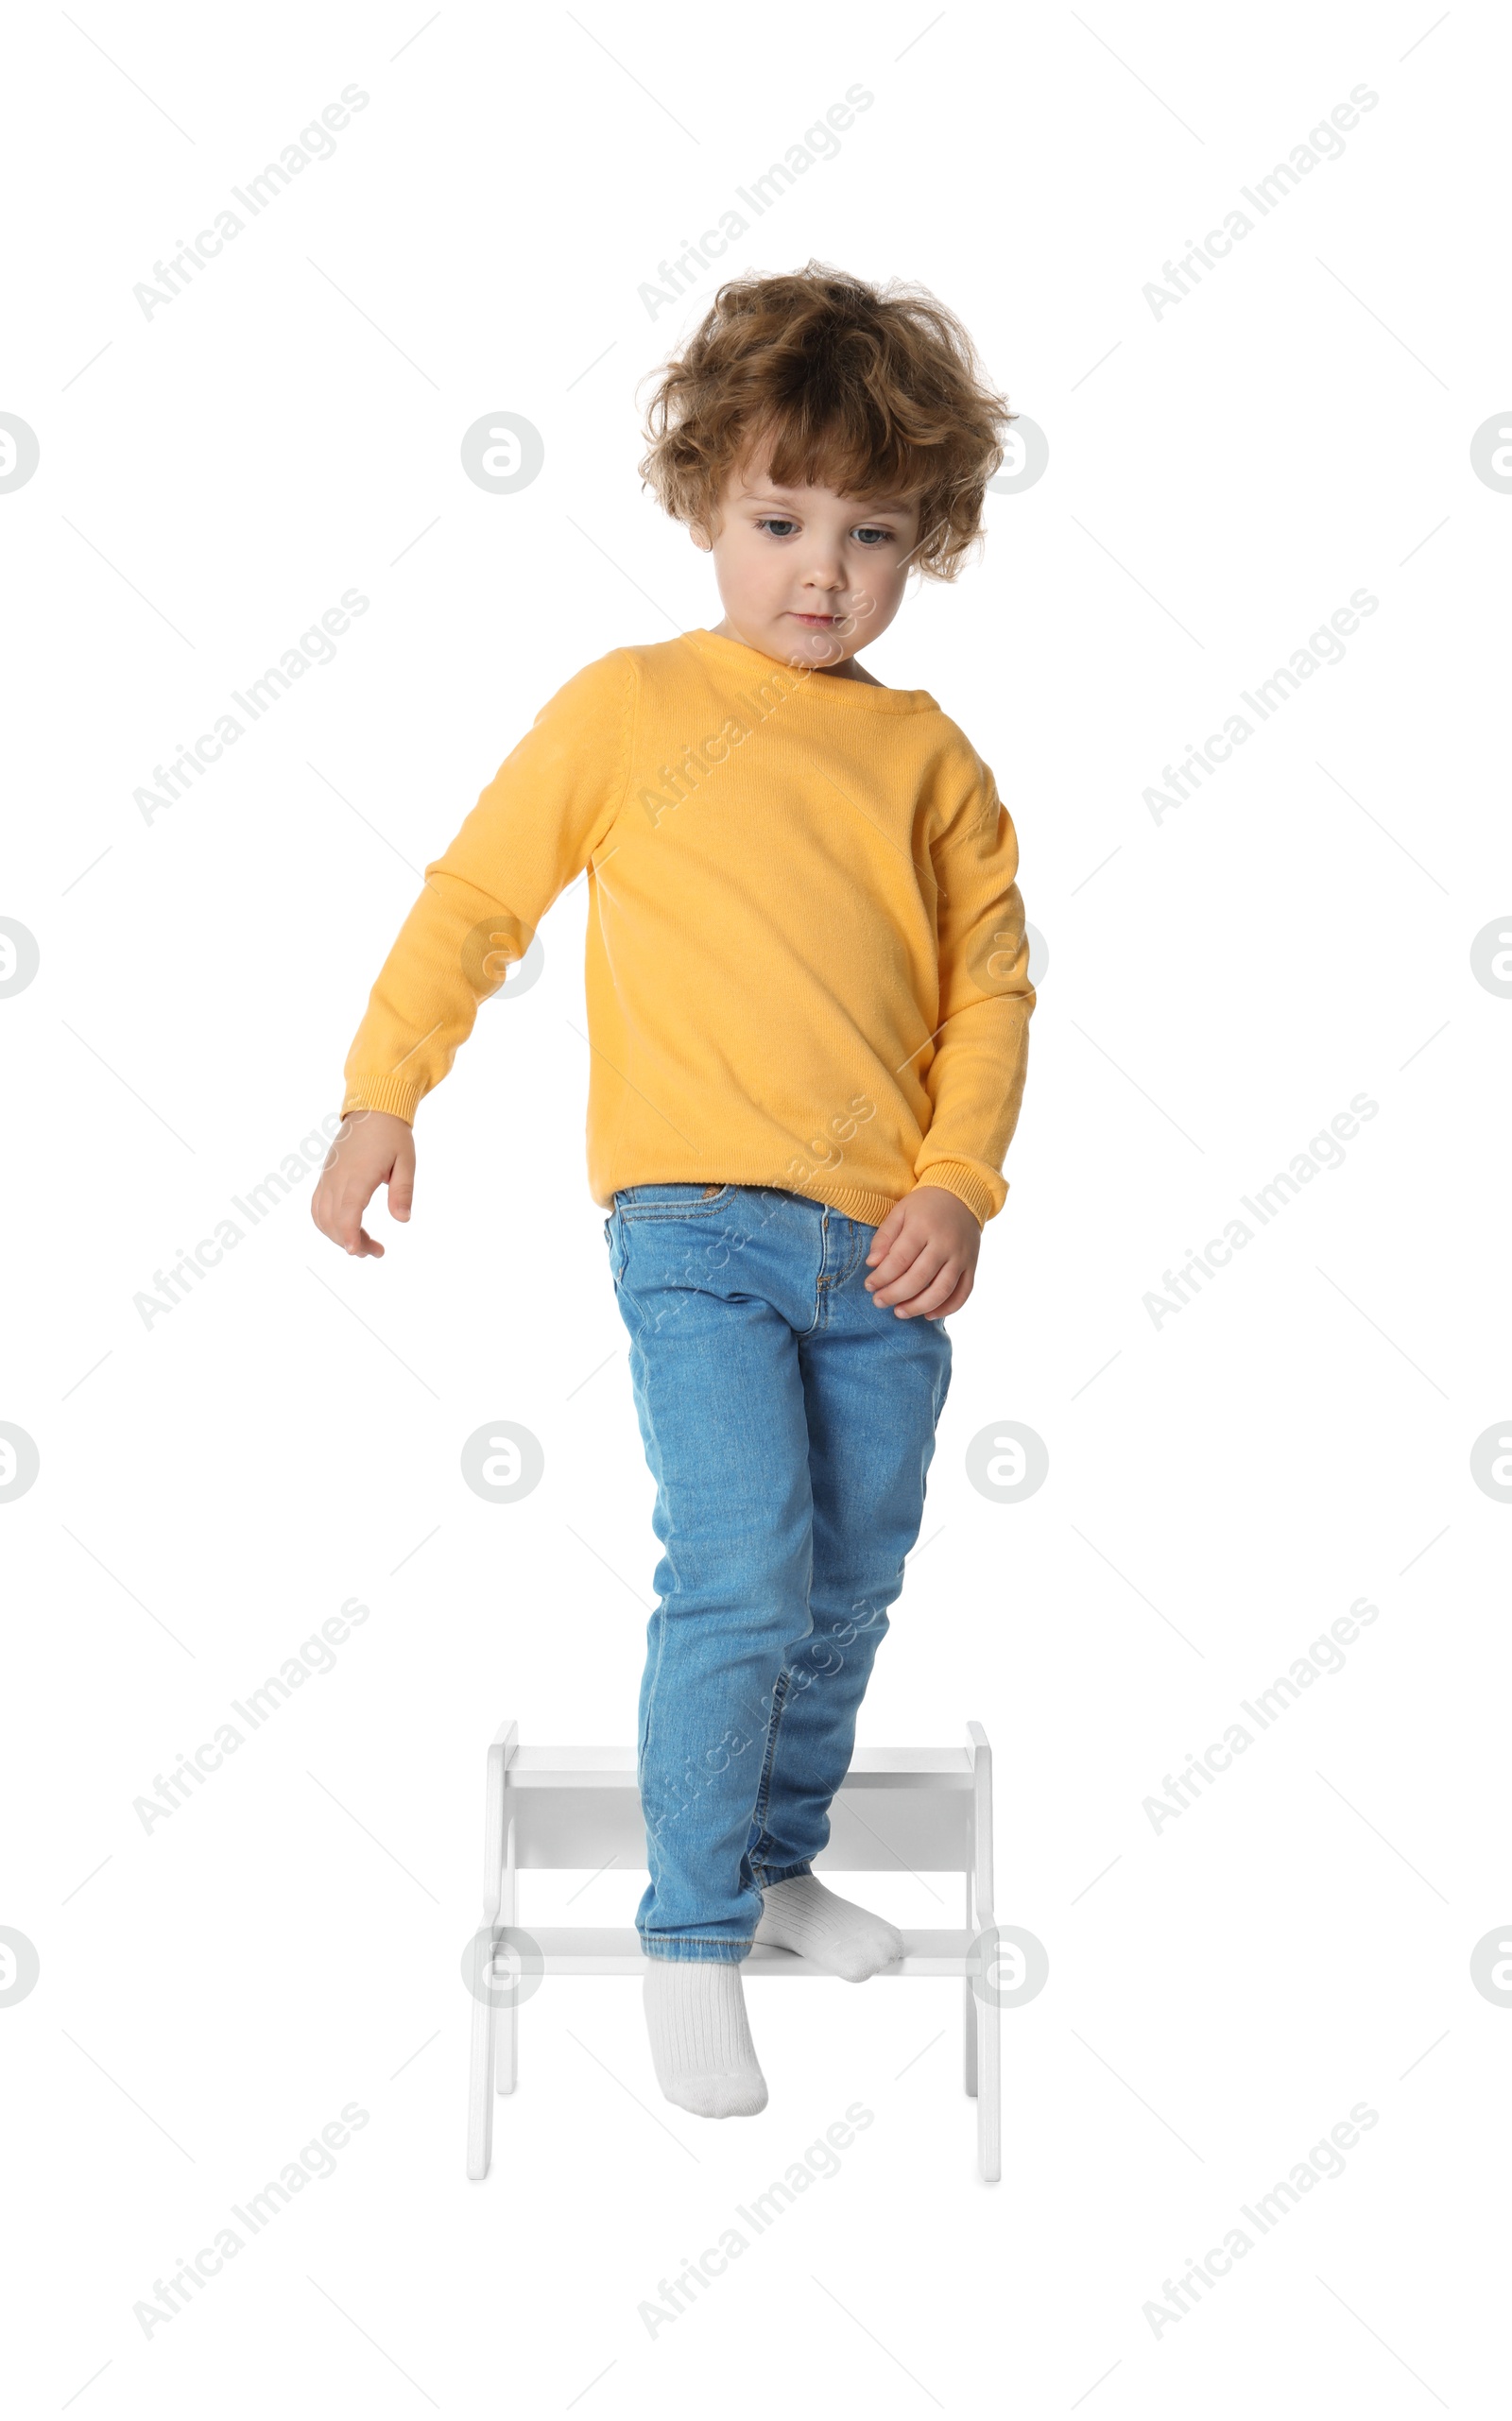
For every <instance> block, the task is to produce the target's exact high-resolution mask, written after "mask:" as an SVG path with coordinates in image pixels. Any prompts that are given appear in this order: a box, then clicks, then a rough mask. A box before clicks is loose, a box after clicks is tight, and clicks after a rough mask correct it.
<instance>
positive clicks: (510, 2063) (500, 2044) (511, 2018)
mask: <svg viewBox="0 0 1512 2421" xmlns="http://www.w3.org/2000/svg"><path fill="white" fill-rule="evenodd" d="M514 1887H515V1863H514V1817H513V1816H512V1815H511V1816H510V1818H509V1821H508V1825H507V1847H506V1851H505V1862H504V1877H503V1882H502V1886H501V1890H500V1896H499V1899H500V1904H499V1914H500V1917H501V1919H502V1921H503V1922H504V1923H505V1924H506V1925H513V1924H514V1923H515V1921H516V1920H515V1897H514ZM494 2022H495V2025H496V2027H497V2036H496V2061H495V2069H494V2091H495V2092H497V2093H512V2092H513V2091H514V2088H515V2086H516V2083H517V2082H518V2078H519V2069H518V2065H517V2059H518V2052H519V2043H520V2011H519V2008H518V2006H517V2005H516V2002H515V2000H514V1997H513V1995H512V1994H511V1996H510V1998H509V2000H507V2002H506V2004H505V2006H504V2008H502V2009H501V2010H499V2011H498V2013H497V2015H496V2017H495V2021H494Z"/></svg>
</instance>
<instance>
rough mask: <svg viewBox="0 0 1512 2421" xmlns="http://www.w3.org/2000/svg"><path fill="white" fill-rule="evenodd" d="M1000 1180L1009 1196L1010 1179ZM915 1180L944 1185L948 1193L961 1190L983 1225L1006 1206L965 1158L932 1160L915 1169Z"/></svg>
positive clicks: (958, 1193)
mask: <svg viewBox="0 0 1512 2421" xmlns="http://www.w3.org/2000/svg"><path fill="white" fill-rule="evenodd" d="M998 1182H999V1184H1000V1185H1001V1186H1002V1188H1003V1193H1004V1197H1005V1198H1006V1195H1007V1190H1008V1189H1007V1183H1006V1180H1005V1179H1004V1178H1002V1177H1000V1178H999V1180H998ZM914 1183H915V1184H916V1185H941V1186H943V1187H944V1188H945V1191H946V1193H954V1194H957V1195H958V1196H959V1198H960V1199H961V1201H963V1202H964V1203H965V1205H966V1207H967V1209H968V1210H970V1211H971V1213H972V1215H973V1217H974V1218H975V1219H976V1221H977V1223H978V1225H979V1226H980V1227H983V1228H985V1227H986V1226H987V1223H988V1220H989V1219H990V1218H992V1217H994V1216H995V1214H996V1213H997V1211H999V1210H1001V1209H1002V1207H1003V1206H1002V1202H1000V1200H999V1198H998V1196H997V1195H996V1194H995V1193H992V1191H991V1189H990V1188H989V1187H988V1186H986V1185H984V1184H983V1182H982V1180H981V1178H980V1177H979V1176H977V1174H976V1171H975V1170H974V1169H973V1168H969V1167H968V1166H967V1164H966V1162H965V1161H964V1160H930V1161H928V1162H926V1164H925V1166H924V1167H923V1168H921V1169H918V1170H916V1171H915V1174H914Z"/></svg>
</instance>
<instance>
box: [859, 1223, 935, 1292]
mask: <svg viewBox="0 0 1512 2421" xmlns="http://www.w3.org/2000/svg"><path fill="white" fill-rule="evenodd" d="M923 1250H924V1240H923V1238H922V1237H921V1236H917V1235H909V1234H908V1233H907V1232H906V1231H905V1232H904V1233H902V1235H900V1236H899V1237H898V1239H897V1241H896V1243H895V1244H894V1245H893V1246H892V1249H891V1251H890V1252H887V1253H885V1254H884V1255H883V1258H882V1260H881V1261H880V1262H878V1263H877V1266H876V1268H875V1269H874V1270H873V1271H872V1273H871V1276H870V1277H869V1278H868V1279H866V1280H865V1284H866V1287H867V1290H868V1293H869V1294H871V1295H872V1296H875V1297H876V1298H877V1300H878V1301H879V1302H880V1301H881V1299H882V1295H883V1290H884V1288H885V1287H888V1286H892V1285H896V1283H897V1281H898V1279H900V1278H902V1277H903V1276H904V1274H905V1273H906V1272H907V1271H908V1270H910V1269H911V1268H912V1267H913V1265H914V1262H916V1261H917V1260H918V1259H919V1254H920V1253H921V1252H922V1251H923Z"/></svg>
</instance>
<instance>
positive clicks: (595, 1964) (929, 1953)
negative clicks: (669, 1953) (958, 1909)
mask: <svg viewBox="0 0 1512 2421" xmlns="http://www.w3.org/2000/svg"><path fill="white" fill-rule="evenodd" d="M506 1930H507V1931H508V1930H512V1931H513V1932H515V1933H517V1934H518V1935H520V1936H521V1937H522V1940H521V1944H520V1947H521V1949H522V1951H523V1952H524V1958H525V1970H526V1973H527V1974H534V1973H542V1974H545V1975H549V1976H621V1975H624V1976H638V1975H644V1972H645V1967H646V1957H645V1953H644V1950H643V1949H642V1948H641V1937H640V1935H639V1934H638V1933H637V1932H636V1930H635V1928H634V1926H633V1925H624V1926H587V1925H535V1926H516V1927H514V1928H513V1929H506ZM898 1931H899V1932H900V1933H901V1934H902V1937H903V1942H904V1944H905V1946H906V1947H905V1952H904V1956H903V1957H902V1958H901V1959H898V1960H895V1961H894V1963H893V1965H892V1966H890V1967H883V1968H881V1969H879V1974H880V1975H882V1976H883V1977H888V1976H963V1975H964V1974H965V1973H966V1954H967V1951H968V1949H970V1947H971V1942H972V1940H973V1939H974V1938H975V1937H974V1936H973V1935H972V1934H971V1933H969V1932H966V1931H965V1930H964V1928H962V1927H959V1926H954V1927H953V1926H944V1927H935V1928H925V1929H923V1930H922V1931H919V1930H917V1929H913V1928H910V1927H908V1926H906V1925H901V1926H900V1927H899V1928H898ZM532 1945H533V1946H534V1948H532V1947H531V1946H532ZM538 1951H539V1953H540V1957H541V1966H540V1968H539V1969H538V1968H537V1966H536V1953H537V1952H538ZM511 1964H512V1962H511V1961H510V1959H509V1956H508V1950H507V1947H506V1949H505V1950H504V1952H503V1955H502V1957H501V1961H500V1970H501V1973H505V1972H507V1970H508V1968H509V1966H511ZM741 1965H742V1966H743V1968H744V1970H745V1972H746V1974H747V1975H756V1976H822V1975H825V1974H827V1973H828V1970H827V1969H826V1968H824V1967H818V1966H815V1964H814V1962H813V1960H812V1959H805V1958H801V1957H800V1956H799V1953H798V1952H797V1951H795V1950H780V1949H777V1947H776V1945H775V1944H773V1943H767V1942H758V1943H757V1944H756V1945H755V1946H754V1947H753V1949H751V1950H750V1952H749V1953H748V1955H747V1957H746V1958H745V1959H744V1960H742V1962H741Z"/></svg>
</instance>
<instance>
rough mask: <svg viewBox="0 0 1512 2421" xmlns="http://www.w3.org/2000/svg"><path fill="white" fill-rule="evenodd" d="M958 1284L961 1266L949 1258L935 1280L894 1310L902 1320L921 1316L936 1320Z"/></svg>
mask: <svg viewBox="0 0 1512 2421" xmlns="http://www.w3.org/2000/svg"><path fill="white" fill-rule="evenodd" d="M958 1283H959V1264H958V1263H957V1262H954V1260H951V1259H949V1258H947V1259H946V1260H945V1262H944V1263H943V1265H942V1266H941V1268H940V1269H939V1271H938V1272H937V1274H936V1276H935V1278H934V1279H931V1281H930V1282H929V1283H928V1284H927V1285H926V1286H924V1287H923V1288H922V1290H921V1291H920V1292H919V1294H917V1295H910V1296H907V1297H906V1299H905V1300H904V1301H902V1302H901V1303H898V1304H895V1305H894V1307H893V1308H894V1310H895V1312H896V1314H897V1315H898V1317H899V1318H901V1319H905V1320H911V1319H917V1318H918V1317H919V1314H923V1315H924V1316H925V1317H926V1318H929V1319H934V1318H936V1317H937V1316H938V1315H939V1314H940V1313H941V1311H942V1310H943V1307H944V1305H945V1304H946V1303H948V1302H949V1300H950V1298H951V1296H953V1295H954V1293H955V1291H956V1287H957V1285H958Z"/></svg>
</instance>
